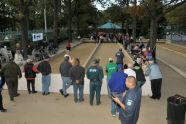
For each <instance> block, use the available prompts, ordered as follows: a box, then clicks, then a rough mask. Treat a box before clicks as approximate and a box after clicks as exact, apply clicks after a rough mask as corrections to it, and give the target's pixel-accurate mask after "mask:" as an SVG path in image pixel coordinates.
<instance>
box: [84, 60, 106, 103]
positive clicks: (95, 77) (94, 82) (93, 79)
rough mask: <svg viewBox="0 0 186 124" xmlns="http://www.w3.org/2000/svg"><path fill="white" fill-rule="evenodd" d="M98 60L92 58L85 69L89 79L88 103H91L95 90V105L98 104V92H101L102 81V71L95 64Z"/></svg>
mask: <svg viewBox="0 0 186 124" xmlns="http://www.w3.org/2000/svg"><path fill="white" fill-rule="evenodd" d="M97 64H98V61H97V60H96V59H95V60H93V63H92V65H91V66H90V67H89V68H88V70H87V78H88V79H89V80H90V105H93V101H94V94H95V92H96V105H100V104H101V101H100V95H101V94H100V93H101V85H102V84H101V83H102V79H103V76H102V72H101V71H100V68H99V67H98V66H97Z"/></svg>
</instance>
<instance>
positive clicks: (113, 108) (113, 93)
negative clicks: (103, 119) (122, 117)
mask: <svg viewBox="0 0 186 124" xmlns="http://www.w3.org/2000/svg"><path fill="white" fill-rule="evenodd" d="M111 94H112V95H113V96H116V97H118V98H119V100H120V101H121V102H122V101H123V93H119V94H118V93H115V92H112V93H111ZM119 111H120V107H119V106H118V105H117V104H116V103H115V102H114V100H112V99H111V113H112V115H116V112H119Z"/></svg>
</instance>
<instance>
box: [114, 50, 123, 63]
mask: <svg viewBox="0 0 186 124" xmlns="http://www.w3.org/2000/svg"><path fill="white" fill-rule="evenodd" d="M115 57H116V64H122V65H123V59H124V54H123V52H122V48H119V51H118V52H117V53H116V54H115Z"/></svg>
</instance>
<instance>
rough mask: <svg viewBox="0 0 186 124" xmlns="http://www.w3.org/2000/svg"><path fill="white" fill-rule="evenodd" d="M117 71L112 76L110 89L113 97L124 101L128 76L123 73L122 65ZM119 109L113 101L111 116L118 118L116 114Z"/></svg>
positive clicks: (119, 65) (118, 66)
mask: <svg viewBox="0 0 186 124" xmlns="http://www.w3.org/2000/svg"><path fill="white" fill-rule="evenodd" d="M117 69H118V71H117V72H115V73H113V74H112V75H111V78H110V80H109V88H110V91H111V95H112V96H115V97H118V98H119V99H120V100H121V101H122V98H123V93H124V92H125V90H126V87H125V81H126V78H127V76H128V75H127V74H125V73H124V72H123V65H122V64H118V65H117ZM119 109H120V108H119V107H117V104H116V103H115V102H114V101H113V100H112V103H111V114H112V116H113V117H115V116H116V113H119V111H120V110H119Z"/></svg>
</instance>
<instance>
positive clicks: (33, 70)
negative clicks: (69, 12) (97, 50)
mask: <svg viewBox="0 0 186 124" xmlns="http://www.w3.org/2000/svg"><path fill="white" fill-rule="evenodd" d="M134 48H135V49H131V50H132V51H133V53H132V54H133V55H136V54H137V55H139V56H140V57H141V58H140V59H141V61H139V60H138V59H135V62H134V63H126V62H125V61H124V58H125V55H124V53H123V51H122V49H121V48H120V49H119V50H118V52H117V53H116V54H115V61H114V59H113V58H111V57H110V58H109V59H108V63H107V65H106V67H105V69H106V70H105V72H106V74H107V89H108V97H109V99H111V114H112V116H113V117H116V116H117V115H119V118H120V120H121V123H122V124H129V123H130V124H136V123H137V120H138V116H139V111H140V104H141V94H142V89H141V88H142V86H143V85H144V84H145V81H146V78H145V75H149V78H150V81H151V89H152V96H151V97H150V98H152V99H160V98H161V83H162V75H161V72H160V69H159V67H158V64H157V63H156V62H155V61H154V58H153V57H152V55H151V54H150V51H147V50H146V51H145V50H144V49H146V48H145V47H139V45H136V46H135V47H134ZM140 50H141V51H140ZM69 52H70V51H68V53H67V54H65V56H64V60H63V62H62V63H61V64H60V67H59V72H60V74H61V79H62V87H61V89H59V92H60V93H61V95H63V96H64V98H67V97H68V96H69V94H68V93H67V89H68V88H69V87H70V86H71V85H72V86H73V95H74V102H75V103H78V102H83V101H84V78H85V74H86V76H87V78H88V79H89V80H90V89H89V104H90V105H91V106H93V105H94V95H96V96H95V97H96V105H100V104H101V88H102V83H103V78H104V72H103V67H101V66H100V65H99V63H100V59H94V60H93V61H92V64H91V66H90V67H88V68H87V70H86V71H85V68H84V67H82V66H81V64H80V60H79V59H78V58H71V56H70V54H69ZM16 54H21V52H18V53H16ZM137 58H138V57H137ZM48 60H49V59H43V60H42V61H41V62H40V63H39V65H38V66H37V67H36V66H35V65H34V64H33V60H32V59H27V61H26V63H25V64H24V66H23V70H24V72H25V78H26V80H27V89H28V93H29V94H31V93H32V94H34V93H37V91H36V90H35V78H36V75H37V73H41V74H42V79H41V80H42V95H49V94H50V91H49V87H50V83H51V78H52V77H51V73H52V70H51V65H50V63H49V61H48ZM143 65H146V66H145V69H144V66H143ZM20 66H21V65H19V64H18V63H16V61H15V59H14V60H13V59H11V60H10V62H9V63H8V64H7V65H5V66H4V67H3V68H1V71H0V77H1V80H0V111H1V112H5V111H6V109H4V107H3V104H2V95H1V91H2V87H3V85H4V83H5V82H6V84H7V87H8V92H9V96H10V100H11V101H14V97H18V96H19V95H20V94H19V93H18V78H21V77H22V73H21V69H20Z"/></svg>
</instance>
